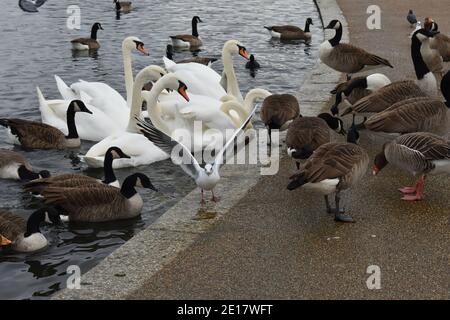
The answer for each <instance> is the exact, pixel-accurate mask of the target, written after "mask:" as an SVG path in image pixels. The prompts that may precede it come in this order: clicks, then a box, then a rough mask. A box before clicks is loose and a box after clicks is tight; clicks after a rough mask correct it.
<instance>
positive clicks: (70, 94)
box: [55, 74, 80, 100]
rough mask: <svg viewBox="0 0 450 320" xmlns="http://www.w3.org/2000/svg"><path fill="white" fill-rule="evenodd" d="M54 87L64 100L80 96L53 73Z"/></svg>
mask: <svg viewBox="0 0 450 320" xmlns="http://www.w3.org/2000/svg"><path fill="white" fill-rule="evenodd" d="M55 81H56V87H57V88H58V91H59V93H60V94H61V96H62V98H63V99H64V100H75V99H79V98H80V97H79V96H78V95H77V94H76V93H75V92H74V91H73V90H72V89H70V87H69V86H68V85H67V84H66V83H65V82H64V80H63V79H61V78H60V77H59V76H57V75H56V74H55Z"/></svg>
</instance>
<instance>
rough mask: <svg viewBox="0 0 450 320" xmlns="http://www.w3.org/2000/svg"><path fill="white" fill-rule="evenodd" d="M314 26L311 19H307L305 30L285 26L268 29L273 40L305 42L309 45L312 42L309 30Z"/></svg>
mask: <svg viewBox="0 0 450 320" xmlns="http://www.w3.org/2000/svg"><path fill="white" fill-rule="evenodd" d="M310 25H314V23H313V22H312V19H311V18H308V19H306V22H305V30H302V29H301V28H299V27H296V26H291V25H285V26H271V27H266V26H264V28H266V29H267V30H269V32H270V35H271V36H272V37H273V38H279V39H280V40H285V41H289V40H303V41H305V42H307V43H309V42H311V31H310V30H309V26H310Z"/></svg>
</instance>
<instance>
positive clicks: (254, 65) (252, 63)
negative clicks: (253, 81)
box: [245, 54, 261, 70]
mask: <svg viewBox="0 0 450 320" xmlns="http://www.w3.org/2000/svg"><path fill="white" fill-rule="evenodd" d="M260 67H261V66H260V65H259V62H258V61H256V59H255V56H254V55H252V54H251V55H250V61H247V63H246V64H245V68H246V69H250V70H255V69H259V68H260Z"/></svg>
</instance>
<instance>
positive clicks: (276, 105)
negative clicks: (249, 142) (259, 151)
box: [261, 94, 300, 143]
mask: <svg viewBox="0 0 450 320" xmlns="http://www.w3.org/2000/svg"><path fill="white" fill-rule="evenodd" d="M299 115H300V106H299V104H298V101H297V98H296V97H294V96H293V95H291V94H272V95H271V96H268V97H267V98H265V99H264V101H263V103H262V106H261V120H262V121H263V122H264V124H265V125H266V127H267V128H268V130H269V141H270V143H272V129H278V130H281V131H282V130H286V129H287V128H288V127H289V124H290V123H291V122H292V120H294V119H295V118H297V117H298V116H299Z"/></svg>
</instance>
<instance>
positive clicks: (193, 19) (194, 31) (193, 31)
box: [192, 17, 198, 38]
mask: <svg viewBox="0 0 450 320" xmlns="http://www.w3.org/2000/svg"><path fill="white" fill-rule="evenodd" d="M197 24H198V20H197V17H194V18H192V35H193V36H194V37H197V38H198V30H197Z"/></svg>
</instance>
